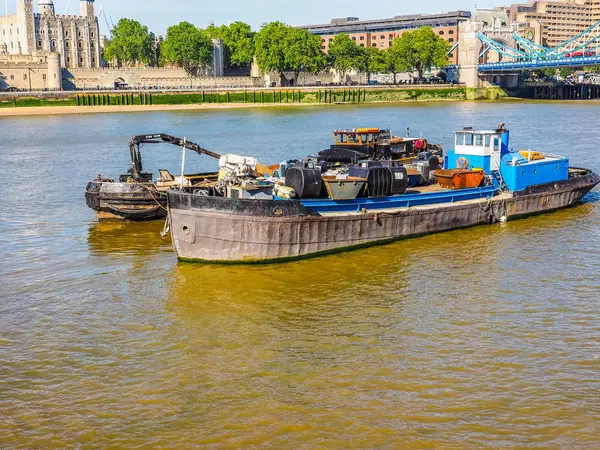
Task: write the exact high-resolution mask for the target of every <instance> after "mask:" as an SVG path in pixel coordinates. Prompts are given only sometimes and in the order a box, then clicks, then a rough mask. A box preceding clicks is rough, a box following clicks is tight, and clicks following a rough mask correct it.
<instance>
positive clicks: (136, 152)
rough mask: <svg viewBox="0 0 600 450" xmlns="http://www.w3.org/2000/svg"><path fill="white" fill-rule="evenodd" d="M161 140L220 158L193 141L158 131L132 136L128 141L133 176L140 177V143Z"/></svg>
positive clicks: (151, 142)
mask: <svg viewBox="0 0 600 450" xmlns="http://www.w3.org/2000/svg"><path fill="white" fill-rule="evenodd" d="M163 142H164V143H167V144H173V145H176V146H178V147H185V148H187V149H188V150H191V151H193V152H196V153H198V154H199V155H207V156H210V157H212V158H215V159H219V158H221V155H219V154H218V153H215V152H211V151H210V150H207V149H205V148H202V147H200V146H199V145H198V144H195V143H194V142H190V141H188V140H184V139H181V138H178V137H174V136H170V135H168V134H164V133H159V134H142V135H138V136H133V137H132V138H131V140H130V141H129V152H130V153H131V163H132V175H133V177H134V178H140V176H141V172H142V154H141V152H140V145H141V144H160V143H163Z"/></svg>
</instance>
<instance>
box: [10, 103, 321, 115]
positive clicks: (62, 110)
mask: <svg viewBox="0 0 600 450" xmlns="http://www.w3.org/2000/svg"><path fill="white" fill-rule="evenodd" d="M304 106H318V104H314V103H313V104H311V103H287V104H286V103H259V104H257V103H203V104H194V105H142V106H140V105H130V106H33V107H22V108H0V117H15V116H50V115H59V114H102V113H130V112H152V111H192V110H215V109H240V108H297V107H304Z"/></svg>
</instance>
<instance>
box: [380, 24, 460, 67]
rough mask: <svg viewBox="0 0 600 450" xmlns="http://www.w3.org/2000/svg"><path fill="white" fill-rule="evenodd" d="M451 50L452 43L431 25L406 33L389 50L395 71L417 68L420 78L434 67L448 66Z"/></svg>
mask: <svg viewBox="0 0 600 450" xmlns="http://www.w3.org/2000/svg"><path fill="white" fill-rule="evenodd" d="M449 51H450V44H449V43H448V42H446V41H445V40H443V39H442V38H440V37H439V36H437V35H436V34H435V33H434V32H433V30H432V29H431V27H423V28H419V29H418V30H415V31H409V32H407V33H404V34H403V35H402V36H401V37H400V38H397V39H395V40H394V43H393V44H392V47H391V48H390V50H389V52H390V60H391V61H392V66H393V68H394V73H397V72H401V71H411V72H412V71H415V70H416V71H417V72H418V73H419V78H422V77H423V72H424V71H425V70H431V68H432V67H437V68H438V69H442V68H444V67H446V66H447V65H448V56H447V55H448V52H449Z"/></svg>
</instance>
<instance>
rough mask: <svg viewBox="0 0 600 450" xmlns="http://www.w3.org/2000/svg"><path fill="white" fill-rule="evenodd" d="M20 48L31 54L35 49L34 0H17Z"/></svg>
mask: <svg viewBox="0 0 600 450" xmlns="http://www.w3.org/2000/svg"><path fill="white" fill-rule="evenodd" d="M17 21H18V49H17V53H21V54H25V55H29V54H30V53H31V52H32V51H34V50H35V19H34V11H33V0H17Z"/></svg>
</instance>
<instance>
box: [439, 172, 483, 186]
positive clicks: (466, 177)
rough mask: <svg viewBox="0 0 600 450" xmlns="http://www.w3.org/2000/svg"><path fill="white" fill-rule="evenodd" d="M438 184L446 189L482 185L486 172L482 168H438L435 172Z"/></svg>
mask: <svg viewBox="0 0 600 450" xmlns="http://www.w3.org/2000/svg"><path fill="white" fill-rule="evenodd" d="M433 174H434V175H435V179H436V180H437V182H438V184H439V185H440V186H441V187H443V188H445V189H469V188H476V187H479V186H480V185H481V182H482V181H483V178H484V177H485V172H483V171H482V170H464V169H451V170H436V171H435V172H434V173H433Z"/></svg>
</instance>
